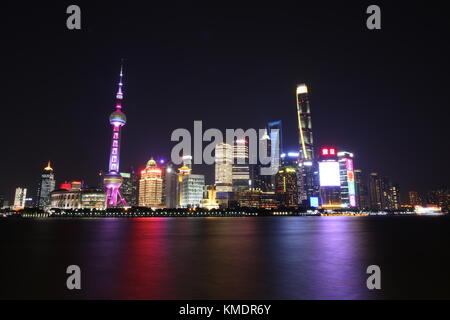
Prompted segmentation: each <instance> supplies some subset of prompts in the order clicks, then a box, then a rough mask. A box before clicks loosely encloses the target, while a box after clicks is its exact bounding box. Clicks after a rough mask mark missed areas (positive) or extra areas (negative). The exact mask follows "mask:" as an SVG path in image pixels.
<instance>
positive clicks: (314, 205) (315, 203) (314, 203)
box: [309, 197, 319, 208]
mask: <svg viewBox="0 0 450 320" xmlns="http://www.w3.org/2000/svg"><path fill="white" fill-rule="evenodd" d="M309 205H310V206H311V207H312V208H317V207H318V206H319V198H318V197H311V198H309Z"/></svg>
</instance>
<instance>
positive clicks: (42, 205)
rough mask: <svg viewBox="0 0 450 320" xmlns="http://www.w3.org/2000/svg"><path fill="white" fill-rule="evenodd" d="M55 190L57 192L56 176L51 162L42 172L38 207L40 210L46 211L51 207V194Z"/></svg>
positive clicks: (38, 192) (37, 197) (37, 196)
mask: <svg viewBox="0 0 450 320" xmlns="http://www.w3.org/2000/svg"><path fill="white" fill-rule="evenodd" d="M53 190H55V175H54V173H53V169H52V167H51V165H50V161H49V162H48V164H47V167H45V168H44V171H43V172H42V175H41V179H40V181H39V184H38V190H37V195H36V206H37V207H38V208H39V209H43V210H44V209H48V208H49V207H50V200H51V199H50V193H51V192H52V191H53Z"/></svg>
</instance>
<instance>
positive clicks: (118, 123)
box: [103, 67, 127, 207]
mask: <svg viewBox="0 0 450 320" xmlns="http://www.w3.org/2000/svg"><path fill="white" fill-rule="evenodd" d="M122 77H123V73H122V67H121V68H120V80H119V89H118V91H117V94H116V111H114V112H113V113H111V115H110V116H109V123H110V124H111V125H112V126H113V133H112V142H111V153H110V155H109V170H108V173H107V174H105V176H104V180H103V182H104V185H105V188H106V205H107V207H117V206H120V205H122V206H126V204H127V203H126V201H125V198H124V197H123V196H122V193H121V192H120V186H121V185H122V180H123V179H122V176H121V175H120V173H119V172H120V171H119V164H120V128H121V127H123V126H124V125H125V124H126V122H127V117H126V116H125V114H124V113H123V112H122V99H123V93H122V85H123V83H122Z"/></svg>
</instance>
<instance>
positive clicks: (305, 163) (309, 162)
mask: <svg viewBox="0 0 450 320" xmlns="http://www.w3.org/2000/svg"><path fill="white" fill-rule="evenodd" d="M303 165H305V166H307V167H311V166H312V165H313V163H312V162H311V161H305V162H303Z"/></svg>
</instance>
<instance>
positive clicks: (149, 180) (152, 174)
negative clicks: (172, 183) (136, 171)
mask: <svg viewBox="0 0 450 320" xmlns="http://www.w3.org/2000/svg"><path fill="white" fill-rule="evenodd" d="M139 206H141V207H149V208H161V207H162V206H163V179H162V170H161V168H159V167H158V166H157V164H156V161H155V160H153V159H150V160H149V161H148V162H147V166H146V167H145V169H144V170H142V171H141V180H140V181H139Z"/></svg>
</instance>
